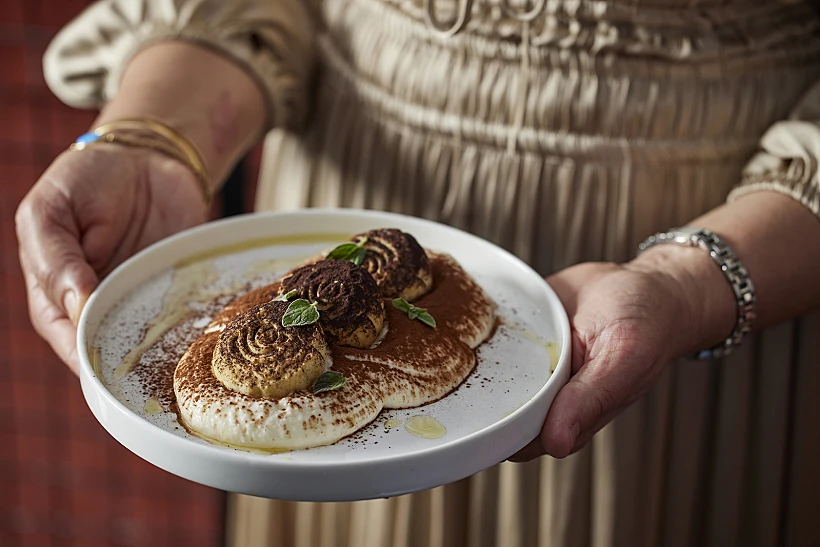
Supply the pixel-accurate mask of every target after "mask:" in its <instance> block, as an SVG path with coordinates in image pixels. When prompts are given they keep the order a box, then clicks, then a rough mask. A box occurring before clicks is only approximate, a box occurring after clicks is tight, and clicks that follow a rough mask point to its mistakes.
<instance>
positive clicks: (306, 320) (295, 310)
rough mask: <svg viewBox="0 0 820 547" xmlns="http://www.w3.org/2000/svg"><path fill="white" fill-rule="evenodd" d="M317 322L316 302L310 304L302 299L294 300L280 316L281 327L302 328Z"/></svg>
mask: <svg viewBox="0 0 820 547" xmlns="http://www.w3.org/2000/svg"><path fill="white" fill-rule="evenodd" d="M318 320H319V310H318V309H316V302H314V303H313V304H311V303H310V302H308V301H307V300H305V299H304V298H300V299H299V300H294V301H293V302H291V303H290V306H288V309H287V310H285V315H283V316H282V326H283V327H302V326H304V325H312V324H313V323H315V322H316V321H318Z"/></svg>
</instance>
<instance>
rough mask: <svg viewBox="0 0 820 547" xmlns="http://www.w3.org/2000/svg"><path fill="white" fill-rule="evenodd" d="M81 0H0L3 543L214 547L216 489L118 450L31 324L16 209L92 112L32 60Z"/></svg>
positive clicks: (219, 526)
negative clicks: (63, 93)
mask: <svg viewBox="0 0 820 547" xmlns="http://www.w3.org/2000/svg"><path fill="white" fill-rule="evenodd" d="M88 3H89V2H88V1H87V0H62V1H47V0H0V174H2V178H0V545H2V546H6V547H11V546H35V545H36V546H40V545H50V546H60V547H63V546H73V545H76V546H83V547H95V546H103V545H105V546H109V545H127V546H142V545H145V546H149V545H150V546H152V547H160V546H165V545H197V546H200V547H207V546H212V545H213V546H215V545H221V544H222V543H223V532H224V499H225V498H224V494H223V493H222V492H219V491H216V490H213V489H210V488H206V487H204V486H200V485H197V484H193V483H191V482H188V481H185V480H183V479H180V478H177V477H175V476H172V475H170V474H168V473H165V472H164V471H161V470H160V469H157V468H155V467H153V466H151V465H150V464H148V463H146V462H144V461H142V460H140V459H139V458H137V457H136V456H134V455H133V454H131V453H130V452H128V451H127V450H126V449H124V448H123V447H121V446H120V445H118V444H117V443H116V442H115V441H114V440H113V439H112V438H111V437H110V436H109V435H108V434H107V433H106V432H105V431H104V430H103V429H102V427H101V426H100V425H99V424H98V423H97V422H96V421H95V420H94V418H93V417H92V415H91V412H90V411H89V410H88V408H87V407H86V405H85V401H84V400H83V397H82V393H81V392H80V386H79V382H78V381H77V379H76V378H75V377H74V376H73V375H72V374H71V373H70V372H69V371H68V370H67V369H66V368H65V367H64V366H61V364H60V363H59V362H58V360H57V358H56V357H55V356H54V355H53V354H52V352H51V350H50V349H49V347H48V346H47V345H46V344H45V343H44V342H43V341H41V340H40V339H39V337H38V336H37V334H36V333H35V332H34V331H33V330H32V328H31V326H30V325H29V320H28V315H27V310H26V300H25V292H24V288H23V279H22V274H21V272H20V266H19V263H18V259H17V242H16V237H15V232H14V212H15V210H16V208H17V204H18V203H19V202H20V200H21V199H22V198H23V196H24V195H25V193H26V191H27V190H28V188H29V187H30V186H31V185H32V184H33V183H34V181H36V180H37V177H38V176H39V175H40V174H41V173H42V172H43V170H44V169H45V168H46V167H47V166H48V164H49V162H50V161H51V160H52V159H53V158H54V157H55V156H56V155H57V154H58V153H59V152H60V151H62V150H63V149H65V147H66V146H67V144H68V143H70V142H71V141H73V140H74V138H75V137H76V136H77V135H79V134H80V133H82V132H84V131H85V130H86V129H87V128H88V126H89V124H90V123H91V121H92V119H93V117H94V114H93V113H89V112H80V111H76V110H72V109H70V108H68V107H66V106H64V105H62V104H61V103H60V102H59V101H58V100H57V99H56V98H55V97H54V96H53V95H52V94H51V93H50V92H49V90H48V89H47V88H46V85H45V82H44V80H43V75H42V69H41V57H42V53H43V51H44V50H45V47H46V46H47V44H48V42H49V40H50V39H51V38H52V36H53V35H54V34H55V32H57V30H58V29H59V28H60V27H61V26H62V25H64V24H65V23H66V22H67V21H69V20H70V19H71V18H73V17H75V16H76V15H77V14H78V13H79V12H80V11H81V10H82V8H83V7H84V6H85V5H87V4H88ZM255 157H256V158H258V154H257V156H255ZM252 163H256V162H252ZM249 199H250V198H248V200H249Z"/></svg>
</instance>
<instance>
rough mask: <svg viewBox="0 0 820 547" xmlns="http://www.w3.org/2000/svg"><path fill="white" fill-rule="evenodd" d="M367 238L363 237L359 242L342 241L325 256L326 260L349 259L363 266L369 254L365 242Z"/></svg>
mask: <svg viewBox="0 0 820 547" xmlns="http://www.w3.org/2000/svg"><path fill="white" fill-rule="evenodd" d="M366 242H367V238H366V237H363V238H361V239H360V240H359V242H358V243H342V244H341V245H339V246H338V247H336V248H335V249H333V250H332V251H330V252H329V253H328V254H327V256H326V257H325V259H326V260H349V261H351V262H352V263H354V264H355V265H357V266H361V265H362V262H364V258H365V257H366V256H367V249H365V248H364V244H365V243H366Z"/></svg>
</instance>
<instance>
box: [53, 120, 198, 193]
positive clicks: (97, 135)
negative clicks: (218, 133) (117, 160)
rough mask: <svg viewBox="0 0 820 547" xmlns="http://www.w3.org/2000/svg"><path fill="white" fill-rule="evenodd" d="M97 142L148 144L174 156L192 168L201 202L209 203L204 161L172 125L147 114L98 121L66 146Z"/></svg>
mask: <svg viewBox="0 0 820 547" xmlns="http://www.w3.org/2000/svg"><path fill="white" fill-rule="evenodd" d="M123 132H125V133H123ZM128 132H143V133H148V134H150V135H153V137H154V138H151V137H146V136H131V135H129V134H128ZM157 137H159V138H157ZM98 142H108V143H114V144H122V145H124V146H133V147H139V148H149V149H152V150H157V151H158V152H161V153H163V154H165V155H166V156H169V157H171V158H173V159H175V160H177V161H178V162H180V163H182V164H183V165H185V166H186V167H188V168H189V169H190V170H191V171H192V172H193V174H194V176H195V177H196V179H197V182H198V183H199V186H200V189H201V190H202V197H203V199H204V200H205V203H206V204H207V205H210V204H211V199H212V198H213V193H212V191H211V183H210V176H209V174H208V168H207V167H206V166H205V161H204V160H203V159H202V154H201V153H200V152H199V150H198V149H197V147H196V145H194V143H192V142H191V141H190V140H188V139H187V138H186V137H185V136H183V135H182V134H180V133H179V132H178V131H176V130H175V129H173V128H171V127H168V126H167V125H165V124H163V123H160V122H158V121H155V120H151V119H147V118H134V119H127V120H117V121H113V122H109V123H105V124H102V125H100V126H99V127H97V128H95V129H93V130H92V131H89V132H88V133H84V134H83V135H80V136H79V137H78V138H77V140H76V141H75V142H74V143H72V144H71V146H69V149H70V150H84V149H85V148H88V147H89V146H91V145H93V144H95V143H98Z"/></svg>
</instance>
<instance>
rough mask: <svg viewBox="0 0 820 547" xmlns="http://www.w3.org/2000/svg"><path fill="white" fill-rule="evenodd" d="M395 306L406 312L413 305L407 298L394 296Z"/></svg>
mask: <svg viewBox="0 0 820 547" xmlns="http://www.w3.org/2000/svg"><path fill="white" fill-rule="evenodd" d="M393 306H394V307H396V308H398V309H400V310H401V311H403V312H404V313H408V312H409V311H410V309H411V308H412V307H413V306H411V305H410V302H408V301H407V300H405V299H404V298H394V299H393Z"/></svg>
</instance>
